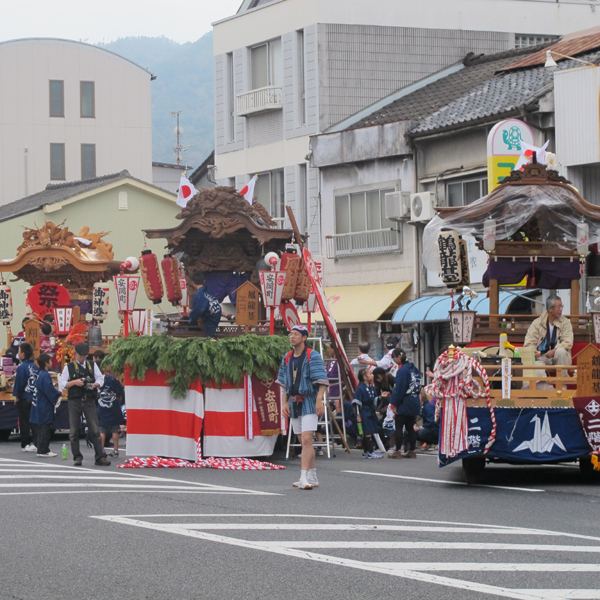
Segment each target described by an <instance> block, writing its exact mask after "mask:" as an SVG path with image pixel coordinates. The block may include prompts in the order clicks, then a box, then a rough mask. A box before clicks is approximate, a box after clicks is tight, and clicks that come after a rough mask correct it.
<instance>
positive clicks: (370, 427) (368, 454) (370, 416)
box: [352, 367, 383, 458]
mask: <svg viewBox="0 0 600 600" xmlns="http://www.w3.org/2000/svg"><path fill="white" fill-rule="evenodd" d="M358 381H359V382H360V383H359V385H358V387H357V388H356V391H355V392H354V400H353V401H352V403H353V404H354V405H356V406H357V407H358V413H357V418H358V422H359V423H362V429H363V435H364V441H363V444H364V446H363V448H364V450H365V451H364V452H363V455H362V456H363V458H383V454H379V453H378V452H374V451H373V435H374V434H376V433H378V431H379V422H378V420H377V409H376V406H375V404H376V400H377V391H376V390H375V387H374V386H373V374H372V373H371V371H370V369H369V368H368V367H366V368H363V369H361V370H360V371H359V372H358Z"/></svg>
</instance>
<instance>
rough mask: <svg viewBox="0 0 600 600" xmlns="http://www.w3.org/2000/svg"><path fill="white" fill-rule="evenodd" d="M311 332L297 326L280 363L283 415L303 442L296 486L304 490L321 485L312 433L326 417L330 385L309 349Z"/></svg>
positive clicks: (318, 360) (292, 331) (278, 378)
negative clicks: (309, 334) (289, 345)
mask: <svg viewBox="0 0 600 600" xmlns="http://www.w3.org/2000/svg"><path fill="white" fill-rule="evenodd" d="M307 338H308V329H306V327H304V326H303V325H296V326H295V327H292V330H291V331H290V344H291V346H292V350H291V351H290V352H288V353H287V354H286V355H285V356H284V358H283V360H282V361H281V367H280V368H279V375H278V376H277V380H278V382H279V384H280V385H281V386H282V387H283V388H284V389H285V393H284V401H283V414H284V416H285V417H286V418H289V417H290V416H291V421H292V427H293V431H294V433H295V434H296V435H297V436H298V437H299V438H300V440H301V443H302V466H301V473H300V481H297V482H296V483H294V484H293V486H294V487H297V488H300V489H301V490H311V489H313V488H314V487H318V486H319V481H318V479H317V469H316V464H315V449H314V447H313V434H314V432H315V431H316V430H317V421H318V419H319V417H322V416H323V415H324V414H325V405H324V403H323V396H324V395H325V389H326V388H327V386H328V385H329V381H328V379H327V371H326V370H325V364H324V363H323V359H322V358H321V355H320V354H319V353H318V352H316V351H315V350H312V349H311V348H307V346H306V340H307Z"/></svg>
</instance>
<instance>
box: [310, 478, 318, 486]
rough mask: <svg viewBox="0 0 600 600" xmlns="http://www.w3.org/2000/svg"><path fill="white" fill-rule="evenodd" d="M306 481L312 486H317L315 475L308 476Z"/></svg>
mask: <svg viewBox="0 0 600 600" xmlns="http://www.w3.org/2000/svg"><path fill="white" fill-rule="evenodd" d="M308 483H310V485H312V486H313V487H319V480H318V479H317V478H316V477H309V478H308Z"/></svg>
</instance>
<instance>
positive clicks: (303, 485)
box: [298, 479, 314, 490]
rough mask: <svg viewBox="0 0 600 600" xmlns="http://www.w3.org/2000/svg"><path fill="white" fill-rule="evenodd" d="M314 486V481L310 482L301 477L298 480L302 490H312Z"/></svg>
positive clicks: (299, 487)
mask: <svg viewBox="0 0 600 600" xmlns="http://www.w3.org/2000/svg"><path fill="white" fill-rule="evenodd" d="M313 487H314V486H313V485H312V483H309V481H308V479H300V481H299V482H298V489H300V490H312V489H313Z"/></svg>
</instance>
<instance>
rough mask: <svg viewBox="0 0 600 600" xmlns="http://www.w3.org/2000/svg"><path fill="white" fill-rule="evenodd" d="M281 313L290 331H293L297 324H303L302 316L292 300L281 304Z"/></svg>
mask: <svg viewBox="0 0 600 600" xmlns="http://www.w3.org/2000/svg"><path fill="white" fill-rule="evenodd" d="M279 314H280V315H281V320H282V321H283V323H284V325H285V326H286V327H287V330H288V331H291V330H292V327H296V325H302V323H301V322H300V317H299V316H298V311H297V310H296V307H295V306H294V305H293V304H292V303H291V302H284V303H283V304H281V305H280V306H279Z"/></svg>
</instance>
